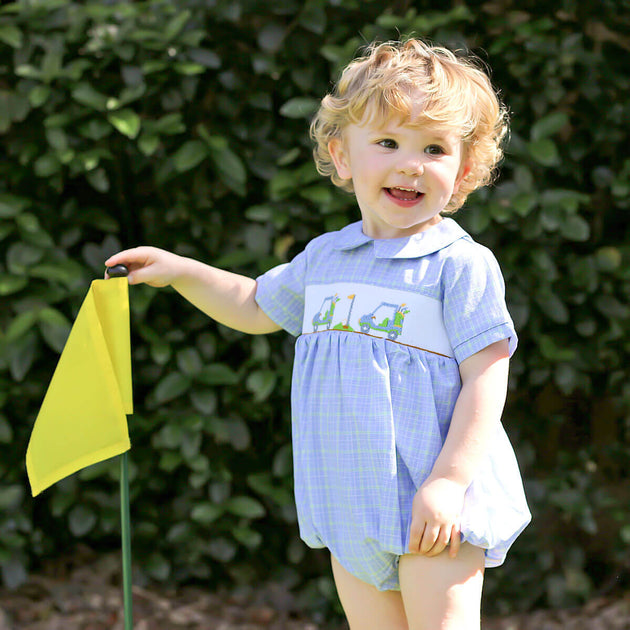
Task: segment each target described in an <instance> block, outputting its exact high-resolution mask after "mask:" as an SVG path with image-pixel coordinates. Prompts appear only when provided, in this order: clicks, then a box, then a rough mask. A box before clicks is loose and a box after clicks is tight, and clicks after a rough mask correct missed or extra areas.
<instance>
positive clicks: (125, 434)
mask: <svg viewBox="0 0 630 630" xmlns="http://www.w3.org/2000/svg"><path fill="white" fill-rule="evenodd" d="M131 413H133V398H132V386H131V342H130V331H129V288H128V284H127V279H126V278H110V279H109V280H94V281H93V282H92V284H91V286H90V290H89V291H88V294H87V295H86V297H85V300H84V301H83V304H82V305H81V309H80V310H79V313H78V315H77V318H76V321H75V322H74V325H73V327H72V330H71V331H70V335H69V336H68V340H67V341H66V345H65V347H64V349H63V352H62V354H61V357H60V358H59V362H58V363H57V367H56V369H55V372H54V374H53V377H52V380H51V382H50V385H49V386H48V391H47V392H46V395H45V397H44V401H43V403H42V406H41V408H40V410H39V413H38V415H37V418H36V420H35V425H34V426H33V432H32V433H31V438H30V441H29V444H28V448H27V451H26V470H27V473H28V477H29V481H30V484H31V491H32V493H33V496H36V495H38V494H39V493H40V492H42V491H43V490H45V489H46V488H48V487H49V486H51V485H52V484H54V483H56V482H57V481H59V480H60V479H63V478H64V477H67V476H68V475H71V474H72V473H74V472H77V471H78V470H81V469H82V468H85V467H86V466H90V465H91V464H95V463H97V462H100V461H103V460H105V459H108V458H110V457H114V456H115V455H120V454H121V453H124V452H125V451H127V450H129V448H130V447H131V444H130V442H129V431H128V428H127V418H126V414H131Z"/></svg>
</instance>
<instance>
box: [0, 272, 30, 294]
mask: <svg viewBox="0 0 630 630" xmlns="http://www.w3.org/2000/svg"><path fill="white" fill-rule="evenodd" d="M27 284H28V278H27V277H26V276H12V275H10V274H0V295H11V294H12V293H17V292H18V291H21V290H22V289H23V288H24V287H25V286H26V285H27Z"/></svg>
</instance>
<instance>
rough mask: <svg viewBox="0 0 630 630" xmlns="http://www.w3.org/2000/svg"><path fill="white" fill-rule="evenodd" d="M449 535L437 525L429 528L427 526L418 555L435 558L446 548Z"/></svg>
mask: <svg viewBox="0 0 630 630" xmlns="http://www.w3.org/2000/svg"><path fill="white" fill-rule="evenodd" d="M449 535H450V533H449V532H447V531H445V528H444V527H440V526H439V525H434V526H433V527H429V526H428V525H427V527H426V528H425V530H424V535H423V536H422V542H421V543H420V553H422V554H424V555H426V556H437V554H439V553H441V552H442V551H444V549H445V548H446V545H447V544H448V538H449Z"/></svg>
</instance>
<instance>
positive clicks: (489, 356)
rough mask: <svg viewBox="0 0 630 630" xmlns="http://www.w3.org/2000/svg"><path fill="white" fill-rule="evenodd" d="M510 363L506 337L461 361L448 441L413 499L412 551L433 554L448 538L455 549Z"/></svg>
mask: <svg viewBox="0 0 630 630" xmlns="http://www.w3.org/2000/svg"><path fill="white" fill-rule="evenodd" d="M508 364H509V349H508V340H507V339H505V340H502V341H498V342H496V343H493V344H491V345H489V346H487V347H486V348H484V349H483V350H481V351H479V352H477V353H475V354H473V355H472V356H470V357H469V358H467V359H465V360H464V361H462V362H461V364H460V366H459V369H460V374H461V379H462V389H461V392H460V394H459V396H458V398H457V402H456V404H455V410H454V411H453V418H452V420H451V426H450V429H449V431H448V435H447V436H446V441H445V442H444V446H443V447H442V450H441V452H440V454H439V456H438V458H437V460H436V461H435V464H434V466H433V470H432V471H431V474H430V475H429V477H428V478H427V479H426V481H425V482H424V483H423V484H422V486H421V487H420V488H419V489H418V491H417V493H416V496H415V498H414V501H413V507H412V521H411V534H410V539H409V551H410V552H412V553H421V554H424V555H427V556H435V555H437V554H439V553H441V552H442V551H443V550H444V549H445V548H446V546H447V545H448V544H449V542H450V549H449V554H450V555H451V557H453V558H454V557H455V556H456V555H457V552H458V550H459V545H460V524H459V519H460V515H461V511H462V507H463V504H464V495H465V493H466V489H467V488H468V486H469V485H470V483H471V481H472V479H473V477H474V475H475V472H476V471H477V468H478V466H479V463H480V462H481V459H482V458H483V456H484V455H485V453H486V451H487V448H488V443H489V441H490V439H491V438H492V436H493V435H494V434H495V431H496V429H497V425H498V423H499V421H500V419H501V413H502V411H503V406H504V404H505V397H506V392H507V379H508Z"/></svg>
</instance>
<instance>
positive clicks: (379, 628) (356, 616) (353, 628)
mask: <svg viewBox="0 0 630 630" xmlns="http://www.w3.org/2000/svg"><path fill="white" fill-rule="evenodd" d="M331 561H332V569H333V576H334V577H335V585H336V586H337V593H338V594H339V599H340V600H341V605H342V606H343V610H344V612H345V613H346V618H347V619H348V624H349V625H350V630H407V619H406V617H405V609H404V606H403V600H402V597H401V595H400V591H379V590H378V589H377V588H376V587H375V586H372V585H371V584H367V583H366V582H363V581H362V580H360V579H359V578H357V577H355V576H354V575H352V574H351V573H349V572H348V571H346V569H344V568H343V567H342V566H341V565H340V564H339V562H337V560H336V559H335V558H334V557H332V556H331Z"/></svg>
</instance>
